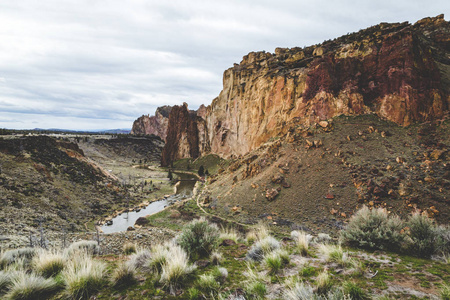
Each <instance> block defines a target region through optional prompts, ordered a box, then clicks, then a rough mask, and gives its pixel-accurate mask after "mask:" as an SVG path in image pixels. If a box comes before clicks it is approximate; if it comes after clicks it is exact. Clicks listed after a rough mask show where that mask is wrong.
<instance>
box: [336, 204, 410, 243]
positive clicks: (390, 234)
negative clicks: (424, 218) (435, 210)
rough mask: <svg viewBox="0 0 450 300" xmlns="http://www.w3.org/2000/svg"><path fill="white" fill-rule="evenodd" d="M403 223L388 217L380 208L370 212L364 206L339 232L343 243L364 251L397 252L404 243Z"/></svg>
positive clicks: (395, 217)
mask: <svg viewBox="0 0 450 300" xmlns="http://www.w3.org/2000/svg"><path fill="white" fill-rule="evenodd" d="M403 227H404V223H403V222H402V220H401V219H400V218H399V217H398V216H389V215H388V213H387V211H386V210H385V209H382V208H377V209H372V210H370V209H369V208H368V207H366V206H364V207H363V208H362V209H360V210H359V211H357V212H356V214H354V215H353V216H352V217H351V218H350V222H349V224H348V225H347V227H346V228H345V229H344V230H342V231H341V239H342V241H343V242H344V243H346V244H348V245H350V246H354V247H360V248H365V249H382V250H391V251H398V250H399V249H400V248H401V246H402V243H403V241H404V238H405V237H404V235H403V234H402V233H401V230H402V229H403Z"/></svg>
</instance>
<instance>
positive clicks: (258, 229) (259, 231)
mask: <svg viewBox="0 0 450 300" xmlns="http://www.w3.org/2000/svg"><path fill="white" fill-rule="evenodd" d="M268 236H270V232H269V229H268V228H267V226H266V225H265V224H264V223H263V222H259V223H258V224H257V225H256V226H255V227H254V228H253V229H252V230H250V231H249V232H247V235H246V240H247V243H248V244H252V243H253V242H255V241H257V240H262V239H265V238H266V237H268Z"/></svg>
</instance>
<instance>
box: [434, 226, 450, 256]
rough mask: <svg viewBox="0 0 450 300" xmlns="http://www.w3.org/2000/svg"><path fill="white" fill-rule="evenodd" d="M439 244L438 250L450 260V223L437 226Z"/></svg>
mask: <svg viewBox="0 0 450 300" xmlns="http://www.w3.org/2000/svg"><path fill="white" fill-rule="evenodd" d="M436 234H437V245H436V250H437V251H436V252H437V253H438V254H439V255H441V256H442V257H443V258H447V259H445V260H447V261H448V257H449V256H450V225H446V226H444V225H441V226H439V227H437V228H436Z"/></svg>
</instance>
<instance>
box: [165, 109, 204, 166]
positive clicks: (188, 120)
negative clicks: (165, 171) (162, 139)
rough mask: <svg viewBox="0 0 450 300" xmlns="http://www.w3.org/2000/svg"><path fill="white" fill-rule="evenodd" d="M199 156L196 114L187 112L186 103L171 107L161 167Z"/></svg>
mask: <svg viewBox="0 0 450 300" xmlns="http://www.w3.org/2000/svg"><path fill="white" fill-rule="evenodd" d="M199 154H200V151H199V131H198V127H197V113H196V112H195V111H189V110H188V105H187V104H186V103H184V104H183V105H181V106H178V105H175V106H173V107H172V111H171V112H170V115H169V122H168V129H167V136H166V144H165V146H164V149H163V152H162V156H161V165H162V166H169V165H170V163H171V162H172V161H174V160H177V159H181V158H186V157H192V158H197V157H198V156H199Z"/></svg>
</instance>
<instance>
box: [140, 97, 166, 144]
mask: <svg viewBox="0 0 450 300" xmlns="http://www.w3.org/2000/svg"><path fill="white" fill-rule="evenodd" d="M171 110H172V107H171V106H168V105H165V106H161V107H158V108H157V109H156V112H155V115H154V116H149V115H143V116H141V117H140V118H138V119H137V120H136V121H134V123H133V127H132V129H131V134H134V135H150V134H154V135H157V136H159V137H160V138H161V139H163V140H164V141H165V140H166V136H167V128H168V124H169V114H170V111H171Z"/></svg>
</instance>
